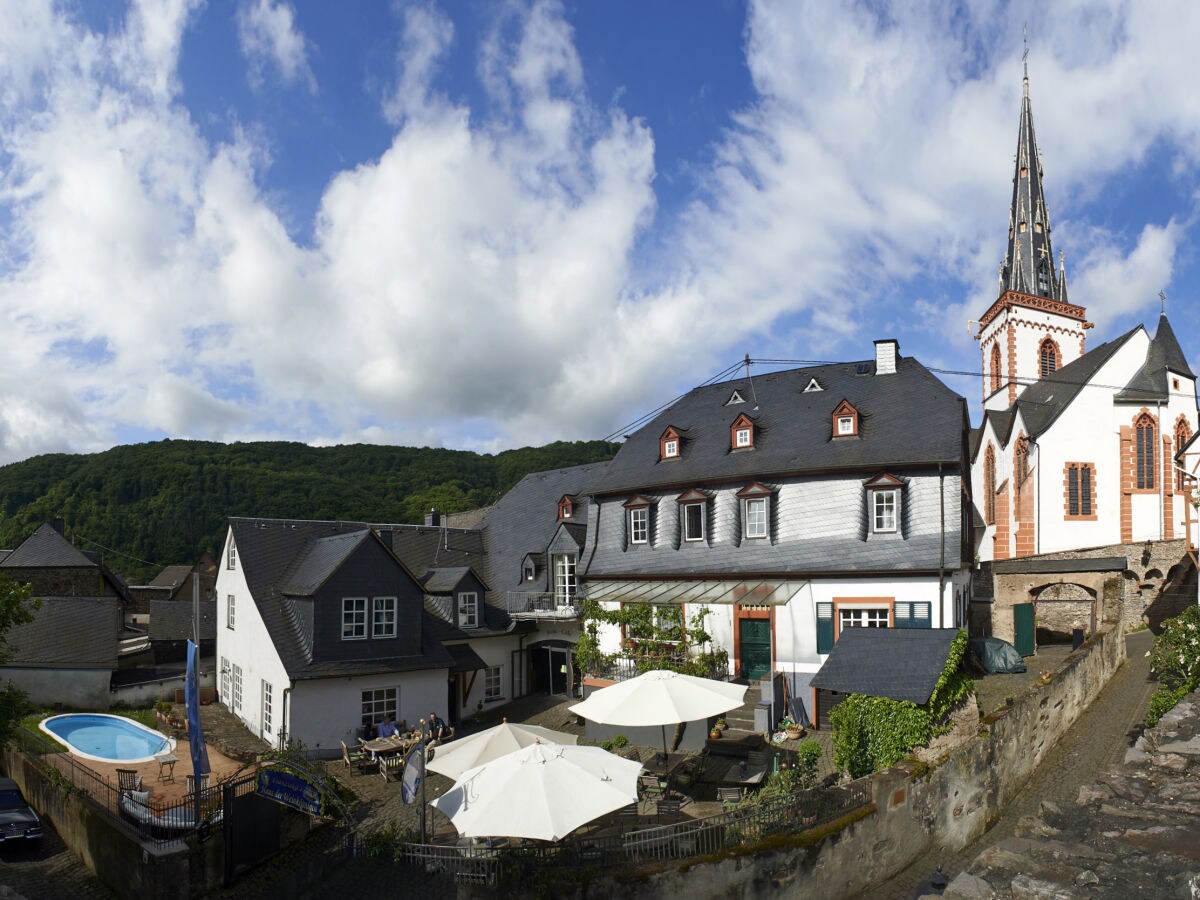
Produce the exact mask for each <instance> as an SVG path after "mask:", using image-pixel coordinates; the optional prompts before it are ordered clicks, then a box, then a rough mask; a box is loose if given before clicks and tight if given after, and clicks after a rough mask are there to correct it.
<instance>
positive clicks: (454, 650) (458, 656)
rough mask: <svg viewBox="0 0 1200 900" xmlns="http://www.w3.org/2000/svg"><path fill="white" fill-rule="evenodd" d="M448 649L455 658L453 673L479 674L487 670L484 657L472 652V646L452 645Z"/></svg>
mask: <svg viewBox="0 0 1200 900" xmlns="http://www.w3.org/2000/svg"><path fill="white" fill-rule="evenodd" d="M446 649H447V650H449V651H450V655H451V656H452V657H453V658H454V664H453V665H451V666H450V671H451V672H478V671H479V670H480V669H486V668H487V663H485V662H484V661H483V657H482V656H480V655H479V654H478V653H476V652H475V651H474V650H472V649H471V645H470V644H451V645H449V646H448V647H447V648H446Z"/></svg>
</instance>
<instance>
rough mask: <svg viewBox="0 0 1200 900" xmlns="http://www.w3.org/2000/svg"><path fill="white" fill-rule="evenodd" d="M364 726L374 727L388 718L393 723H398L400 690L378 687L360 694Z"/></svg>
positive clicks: (397, 688)
mask: <svg viewBox="0 0 1200 900" xmlns="http://www.w3.org/2000/svg"><path fill="white" fill-rule="evenodd" d="M360 702H361V704H362V705H361V707H360V711H361V713H362V723H363V725H374V724H375V723H376V722H379V721H382V720H383V717H384V716H387V717H388V718H389V719H391V720H392V721H393V722H395V721H398V717H399V713H400V688H399V687H377V688H368V689H366V690H364V691H363V692H362V693H361V694H360Z"/></svg>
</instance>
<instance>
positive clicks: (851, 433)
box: [833, 400, 859, 438]
mask: <svg viewBox="0 0 1200 900" xmlns="http://www.w3.org/2000/svg"><path fill="white" fill-rule="evenodd" d="M858 425H859V422H858V410H857V409H855V408H854V406H853V405H852V404H851V403H850V401H849V400H843V401H842V402H841V403H839V404H838V405H837V406H836V407H835V408H834V410H833V436H834V437H835V438H845V437H858V435H859V428H858Z"/></svg>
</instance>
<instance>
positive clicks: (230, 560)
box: [225, 538, 237, 572]
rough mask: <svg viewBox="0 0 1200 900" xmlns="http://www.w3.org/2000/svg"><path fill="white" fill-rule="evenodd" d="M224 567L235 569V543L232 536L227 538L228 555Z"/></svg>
mask: <svg viewBox="0 0 1200 900" xmlns="http://www.w3.org/2000/svg"><path fill="white" fill-rule="evenodd" d="M225 568H227V569H228V570H229V571H230V572H232V571H234V570H235V569H237V544H235V543H234V542H233V538H230V539H229V555H228V556H227V557H226V560H225Z"/></svg>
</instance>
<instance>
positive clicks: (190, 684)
mask: <svg viewBox="0 0 1200 900" xmlns="http://www.w3.org/2000/svg"><path fill="white" fill-rule="evenodd" d="M199 666H200V648H199V647H197V646H196V644H195V642H193V641H188V645H187V680H186V681H184V690H183V700H184V706H185V707H186V708H187V724H188V741H189V742H190V743H191V745H192V772H193V773H194V774H196V775H207V774H209V773H210V772H211V771H212V767H211V766H210V765H209V764H208V747H207V746H206V745H205V743H204V731H203V729H201V727H200V681H199V673H198V671H197V669H198V668H199ZM196 780H197V781H199V780H200V779H196Z"/></svg>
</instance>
